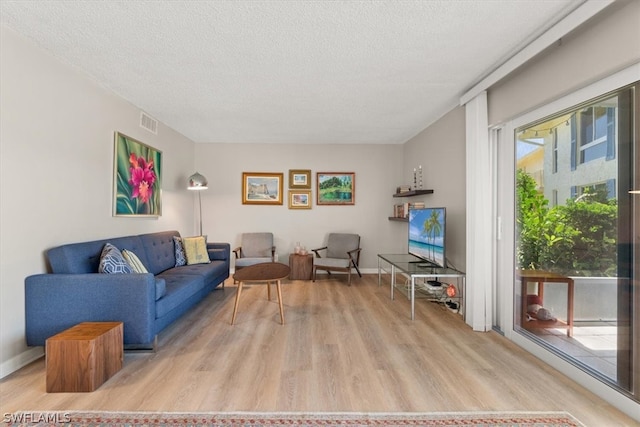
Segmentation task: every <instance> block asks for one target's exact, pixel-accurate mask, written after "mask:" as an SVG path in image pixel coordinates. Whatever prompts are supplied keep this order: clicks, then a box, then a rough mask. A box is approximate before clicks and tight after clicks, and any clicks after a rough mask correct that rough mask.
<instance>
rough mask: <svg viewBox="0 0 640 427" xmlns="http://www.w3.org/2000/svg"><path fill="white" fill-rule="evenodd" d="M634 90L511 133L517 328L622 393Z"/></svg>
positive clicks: (627, 353) (629, 350) (631, 349)
mask: <svg viewBox="0 0 640 427" xmlns="http://www.w3.org/2000/svg"><path fill="white" fill-rule="evenodd" d="M635 90H636V88H635V86H632V87H629V88H625V89H622V90H619V91H617V92H615V93H613V94H608V95H606V96H603V97H602V98H600V99H594V100H592V101H590V102H588V103H586V104H583V105H580V106H576V107H574V108H573V109H570V110H569V111H563V112H561V113H558V114H557V115H554V116H551V117H548V118H545V119H541V120H540V121H537V122H535V123H531V124H528V125H526V126H522V127H520V128H519V129H517V130H516V134H515V136H516V157H517V159H516V183H515V187H516V194H515V198H516V211H515V212H516V218H515V221H516V271H515V276H516V281H515V289H514V295H515V300H514V313H515V318H514V325H515V329H516V331H518V332H519V333H521V334H523V335H524V336H526V337H527V338H530V339H531V340H533V341H536V342H538V343H540V344H541V345H543V346H545V347H546V348H549V349H550V350H551V351H553V352H555V353H558V354H559V355H561V356H562V357H563V358H565V359H567V360H570V361H571V363H573V364H575V365H576V366H578V367H580V368H581V369H583V370H585V371H587V372H589V373H590V374H592V375H594V376H596V377H598V378H599V379H601V380H602V381H604V382H606V383H608V384H611V385H613V386H614V387H616V388H619V389H621V390H623V391H624V392H626V393H628V394H629V395H633V394H634V393H637V392H634V387H633V386H632V380H631V379H630V378H633V377H634V375H633V372H634V366H635V369H637V367H638V364H639V363H640V362H638V360H639V355H638V348H639V346H638V345H637V344H634V338H633V337H634V334H633V328H629V327H628V325H629V323H630V319H633V318H634V316H637V315H638V313H635V312H634V310H635V309H636V308H635V307H634V304H632V303H631V301H633V298H635V297H634V292H636V291H637V290H634V289H633V286H632V283H633V281H634V280H636V281H637V280H638V275H639V274H640V272H638V271H635V266H636V264H637V263H634V261H633V260H637V259H638V257H639V256H640V254H637V253H635V252H634V251H637V248H638V247H640V237H638V236H637V234H638V233H635V234H634V233H633V231H632V230H633V229H634V226H635V225H634V220H635V219H634V218H635V216H637V208H634V206H635V205H634V203H633V202H632V201H630V200H631V197H632V196H631V195H630V193H629V190H630V189H631V188H633V180H634V172H633V171H634V170H640V164H637V163H638V162H640V161H639V160H637V158H638V157H640V156H637V155H636V153H637V152H638V151H640V143H639V142H638V141H637V140H635V137H634V127H633V117H634V114H637V113H634V111H637V109H638V100H637V97H636V93H635ZM534 142H535V146H534V145H533V143H534ZM532 147H535V148H532ZM618 152H619V153H621V154H620V156H617V157H618V158H617V159H616V156H615V153H618ZM596 159H602V161H597V162H594V160H596ZM576 160H578V161H577V162H576ZM609 160H615V161H609ZM545 171H548V172H549V173H545ZM638 197H640V196H638ZM634 209H636V211H634ZM634 212H636V213H635V215H634ZM636 387H637V385H636ZM635 398H636V399H638V396H637V395H635Z"/></svg>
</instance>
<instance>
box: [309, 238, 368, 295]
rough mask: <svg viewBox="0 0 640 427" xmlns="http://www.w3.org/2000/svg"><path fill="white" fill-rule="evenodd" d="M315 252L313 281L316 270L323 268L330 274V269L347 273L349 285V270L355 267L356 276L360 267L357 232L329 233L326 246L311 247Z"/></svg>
mask: <svg viewBox="0 0 640 427" xmlns="http://www.w3.org/2000/svg"><path fill="white" fill-rule="evenodd" d="M323 250H324V251H326V252H325V256H324V257H322V256H321V255H320V251H323ZM312 251H313V253H315V258H314V260H313V281H314V282H315V281H316V272H317V271H318V270H325V271H326V272H327V273H329V274H331V271H343V272H346V273H347V274H348V283H349V286H351V270H353V269H354V268H355V270H356V272H357V273H358V276H360V277H362V274H360V269H359V268H358V263H359V262H360V251H361V248H360V236H359V235H358V234H347V233H331V234H329V238H328V240H327V246H323V247H321V248H317V249H312Z"/></svg>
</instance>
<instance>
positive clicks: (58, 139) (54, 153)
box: [0, 27, 194, 376]
mask: <svg viewBox="0 0 640 427" xmlns="http://www.w3.org/2000/svg"><path fill="white" fill-rule="evenodd" d="M1 31H2V32H1V37H0V42H1V45H0V55H1V56H0V67H1V68H0V88H1V90H0V92H1V95H2V96H1V98H0V99H1V104H0V108H1V111H2V114H1V115H0V150H1V151H0V152H1V156H0V177H1V180H0V202H1V203H0V209H1V215H0V230H1V231H0V233H1V238H0V376H5V375H6V374H8V373H10V372H12V371H13V370H15V369H16V368H17V367H19V366H21V365H22V364H24V363H25V362H26V361H28V360H29V359H31V358H33V357H37V356H39V355H40V354H41V351H42V350H41V348H33V349H30V350H29V349H28V348H27V347H26V344H25V338H24V330H25V316H24V278H25V277H26V276H28V275H31V274H36V273H43V272H45V271H46V266H45V257H44V252H45V251H46V250H47V249H48V248H51V247H53V246H56V245H60V244H63V243H67V242H76V241H85V240H93V239H98V238H103V237H110V236H123V235H129V234H139V233H145V232H153V231H160V230H170V229H177V230H178V231H180V232H181V233H187V232H191V231H192V230H193V198H192V193H190V192H188V191H187V190H186V181H187V177H188V176H189V175H190V174H191V173H193V158H194V144H193V142H191V141H190V140H188V139H187V138H185V137H184V136H182V135H180V134H178V133H176V132H174V131H172V130H171V129H169V128H167V127H166V126H163V125H160V126H159V131H158V135H154V134H152V133H150V132H148V131H146V130H144V129H142V128H140V127H139V126H138V123H139V118H140V110H139V109H137V108H136V107H135V106H133V105H131V104H130V103H128V102H126V101H124V100H123V99H122V98H119V97H118V96H116V95H114V94H113V93H111V92H110V91H107V90H105V89H104V88H102V87H99V86H98V85H97V84H95V83H94V82H93V81H91V80H90V79H87V78H86V77H85V76H84V75H82V74H80V73H78V72H77V71H76V70H75V69H72V68H71V67H68V66H66V65H64V64H61V63H60V62H59V61H58V60H56V59H54V58H53V57H51V56H49V55H48V54H46V53H44V52H43V51H42V50H41V49H39V48H37V47H35V46H34V45H33V44H32V43H31V42H29V41H27V40H25V39H24V38H22V37H21V36H19V35H17V34H15V33H14V32H13V31H12V30H9V29H6V28H4V27H3V28H2V29H1ZM114 131H120V132H123V133H125V134H127V135H129V136H131V137H133V138H136V139H138V140H140V141H142V142H145V143H146V144H148V145H151V146H152V147H154V148H156V149H158V150H161V151H162V152H163V176H162V188H163V194H162V198H163V215H162V216H161V217H160V218H158V219H150V218H145V219H142V218H122V217H119V218H115V217H112V215H111V212H112V203H111V202H112V181H113V151H114Z"/></svg>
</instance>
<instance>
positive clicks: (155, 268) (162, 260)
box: [127, 231, 180, 275]
mask: <svg viewBox="0 0 640 427" xmlns="http://www.w3.org/2000/svg"><path fill="white" fill-rule="evenodd" d="M174 236H180V233H178V232H177V231H162V232H158V233H149V234H142V235H140V236H139V238H140V240H141V241H142V245H143V246H144V251H145V252H146V257H147V262H145V260H144V258H142V256H140V259H141V260H142V262H144V265H145V267H147V270H149V273H153V274H154V275H158V274H159V273H162V272H163V271H165V270H168V269H170V268H173V267H175V266H176V251H175V246H174V244H173V237H174ZM127 249H128V248H127ZM136 253H137V251H136ZM138 255H140V254H138Z"/></svg>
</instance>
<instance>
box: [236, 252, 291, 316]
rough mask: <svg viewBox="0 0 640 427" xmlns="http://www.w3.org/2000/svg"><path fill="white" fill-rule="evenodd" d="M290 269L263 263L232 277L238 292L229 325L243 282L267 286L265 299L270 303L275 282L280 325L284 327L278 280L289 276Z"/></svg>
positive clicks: (249, 267) (276, 263) (280, 265)
mask: <svg viewBox="0 0 640 427" xmlns="http://www.w3.org/2000/svg"><path fill="white" fill-rule="evenodd" d="M290 272H291V269H290V268H289V266H288V265H286V264H282V263H280V262H265V263H262V264H254V265H250V266H248V267H244V268H242V269H241V270H238V271H237V272H236V273H235V274H234V275H233V280H234V281H237V282H239V283H238V291H237V292H236V302H235V304H234V306H233V316H231V324H232V325H233V322H235V320H236V312H237V311H238V302H239V301H240V294H241V293H242V284H243V283H244V282H261V283H266V284H267V298H268V299H269V301H271V282H276V288H277V290H278V304H279V305H280V323H281V324H283V325H284V309H283V307H282V291H281V289H280V280H282V279H284V278H286V277H287V276H289V273H290Z"/></svg>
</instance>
